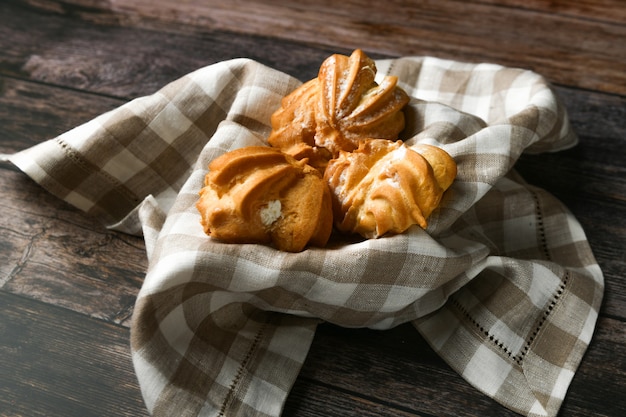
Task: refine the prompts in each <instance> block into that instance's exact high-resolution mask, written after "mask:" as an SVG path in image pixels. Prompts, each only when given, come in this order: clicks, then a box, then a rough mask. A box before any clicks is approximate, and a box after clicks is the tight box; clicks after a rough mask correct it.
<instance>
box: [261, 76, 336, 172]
mask: <svg viewBox="0 0 626 417" xmlns="http://www.w3.org/2000/svg"><path fill="white" fill-rule="evenodd" d="M318 92H319V86H318V82H317V78H314V79H312V80H311V81H309V82H307V83H304V84H303V85H301V86H300V87H299V88H297V89H295V90H294V91H292V92H291V93H290V94H288V95H287V96H285V98H283V99H282V101H281V107H280V108H279V109H278V110H276V111H275V112H274V114H272V117H271V124H272V132H271V133H270V136H269V138H268V142H269V144H270V145H272V146H274V147H276V148H279V149H281V150H282V151H283V152H285V153H286V154H288V155H291V156H293V157H294V158H295V159H297V160H299V161H300V160H303V159H305V158H306V159H307V160H308V164H309V165H311V166H313V167H315V168H317V169H318V170H319V171H320V172H324V169H325V168H326V164H327V163H328V161H329V160H330V159H331V158H332V155H331V153H330V151H328V150H327V149H325V148H320V147H318V146H317V145H316V144H315V128H316V126H317V124H316V122H315V112H316V111H317V100H318V97H319V94H318Z"/></svg>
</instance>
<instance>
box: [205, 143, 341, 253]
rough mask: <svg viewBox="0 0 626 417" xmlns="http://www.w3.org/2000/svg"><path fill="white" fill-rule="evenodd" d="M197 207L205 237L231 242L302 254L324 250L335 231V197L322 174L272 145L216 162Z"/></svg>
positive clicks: (246, 149)
mask: <svg viewBox="0 0 626 417" xmlns="http://www.w3.org/2000/svg"><path fill="white" fill-rule="evenodd" d="M196 207H197V209H198V211H199V212H200V214H201V223H202V226H203V228H204V231H205V233H206V234H208V235H209V236H211V237H213V238H215V239H218V240H221V241H223V242H228V243H264V244H273V245H274V246H275V247H276V248H277V249H279V250H282V251H287V252H299V251H301V250H303V249H304V248H305V247H306V246H307V245H312V246H320V247H322V246H324V245H325V244H326V243H327V241H328V239H329V237H330V233H331V231H332V221H333V220H332V206H331V199H330V193H329V189H328V186H327V185H326V183H325V182H324V180H323V178H322V176H321V174H320V173H319V171H317V170H316V169H315V168H313V167H311V166H309V165H307V164H306V161H297V160H295V159H294V158H292V157H291V156H289V155H287V154H285V153H283V152H281V151H280V150H279V149H276V148H270V147H266V146H249V147H244V148H240V149H236V150H234V151H231V152H228V153H226V154H224V155H222V156H220V157H218V158H216V159H214V160H213V161H212V162H211V163H210V164H209V173H208V174H207V175H206V177H205V186H204V187H203V188H202V190H201V191H200V198H199V200H198V202H197V203H196Z"/></svg>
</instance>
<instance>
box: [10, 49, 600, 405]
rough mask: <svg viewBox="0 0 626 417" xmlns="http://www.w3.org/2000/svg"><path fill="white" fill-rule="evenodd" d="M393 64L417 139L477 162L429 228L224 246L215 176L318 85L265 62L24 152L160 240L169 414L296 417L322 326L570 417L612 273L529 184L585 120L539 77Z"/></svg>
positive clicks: (145, 322) (148, 338)
mask: <svg viewBox="0 0 626 417" xmlns="http://www.w3.org/2000/svg"><path fill="white" fill-rule="evenodd" d="M377 66H378V70H379V71H378V77H382V76H383V75H385V74H395V75H397V76H398V77H399V79H400V85H401V86H402V87H403V88H404V89H405V90H406V91H407V92H408V93H409V95H410V96H411V97H412V101H411V103H410V104H409V107H408V109H407V119H408V124H407V127H406V129H405V131H404V132H403V136H402V139H403V140H405V141H406V142H407V143H409V144H411V143H416V142H425V143H431V144H436V145H439V146H441V147H442V148H444V149H445V150H446V151H448V153H450V154H451V155H452V156H453V157H454V158H455V160H456V162H457V164H458V177H457V179H456V181H455V182H454V184H453V185H452V187H451V188H450V190H449V191H448V192H447V193H446V195H445V198H444V200H443V201H442V204H441V207H440V209H438V210H437V211H435V212H434V213H433V215H432V216H431V218H430V220H429V227H428V229H427V230H426V231H424V230H422V229H420V228H418V227H415V228H413V229H410V231H409V232H407V233H405V234H402V235H398V236H393V237H384V238H380V239H376V240H362V241H345V240H341V239H335V240H333V241H332V243H331V244H330V245H329V246H328V247H327V248H324V249H319V248H311V249H307V250H305V251H303V252H301V253H283V252H278V251H276V250H275V249H273V248H271V247H267V246H260V245H252V244H250V245H247V244H246V245H240V244H237V245H235V244H224V243H217V242H215V241H212V240H211V239H210V238H208V237H207V236H206V235H204V233H203V231H202V227H201V226H200V218H199V214H198V212H197V211H196V209H195V207H194V204H195V202H196V199H197V196H198V191H199V190H200V188H201V187H202V184H203V178H204V176H205V174H206V172H207V165H208V163H209V161H210V160H211V159H213V158H215V157H216V156H218V155H220V154H222V153H224V152H227V151H229V150H232V149H234V148H238V147H242V146H248V145H259V144H261V145H262V144H267V142H266V137H267V135H268V133H269V131H270V128H269V120H270V115H271V113H272V112H273V111H274V110H275V109H276V108H277V107H278V106H279V102H280V99H281V98H282V97H283V96H284V95H286V94H287V93H289V92H290V91H292V90H293V89H294V88H296V87H297V86H298V85H300V81H298V80H296V79H294V78H292V77H291V76H289V75H286V74H284V73H281V72H279V71H276V70H273V69H271V68H268V67H266V66H263V65H261V64H259V63H257V62H254V61H251V60H247V59H235V60H231V61H226V62H222V63H218V64H215V65H211V66H208V67H205V68H202V69H199V70H198V71H195V72H193V73H191V74H188V75H186V76H184V77H182V78H180V79H178V80H176V81H174V82H172V83H171V84H169V85H167V86H165V87H164V88H162V89H161V90H159V91H158V92H156V93H154V94H153V95H150V96H146V97H141V98H138V99H135V100H133V101H131V102H128V103H127V104H125V105H123V106H121V107H119V108H117V109H115V110H112V111H110V112H108V113H106V114H103V115H101V116H99V117H97V118H95V119H94V120H92V121H90V122H88V123H86V124H84V125H82V126H79V127H77V128H75V129H73V130H71V131H69V132H67V133H64V134H62V135H60V136H59V137H57V138H54V139H51V140H49V141H46V142H43V143H41V144H40V145H37V146H35V147H33V148H30V149H27V150H25V151H22V152H20V153H18V154H15V155H13V156H12V158H11V160H12V161H13V163H14V164H15V165H17V166H18V167H19V168H21V169H22V170H23V171H24V172H26V173H27V174H28V175H29V176H31V177H32V178H33V179H34V180H35V181H37V182H38V183H40V184H41V185H42V186H43V187H45V188H46V189H48V190H49V191H50V192H52V193H54V194H55V195H57V196H59V197H60V198H62V199H64V200H66V201H68V202H69V203H71V204H73V205H75V206H76V207H78V208H80V209H82V210H84V211H85V212H87V213H90V214H93V215H95V216H98V217H99V218H101V219H102V220H103V221H104V222H105V224H106V225H107V226H108V227H110V228H112V229H115V230H119V231H123V232H126V233H133V234H142V235H143V236H144V238H145V241H146V248H147V256H148V259H149V269H148V271H147V275H146V278H145V282H144V284H143V287H142V289H141V291H140V293H139V295H138V299H137V303H136V306H135V311H134V316H133V322H132V327H131V339H132V340H131V347H132V355H133V362H134V366H135V369H136V373H137V377H138V380H139V383H140V386H141V390H142V393H143V396H144V399H145V403H146V405H147V408H148V410H149V411H150V412H151V413H152V414H153V415H155V416H173V415H185V416H196V415H197V416H226V417H233V416H246V417H251V416H258V417H260V416H266V417H271V416H278V415H280V414H281V412H282V409H283V405H284V402H285V399H286V397H287V395H288V393H289V391H290V389H291V387H292V385H293V383H294V381H295V379H296V377H297V375H298V373H299V371H300V369H301V366H302V364H303V362H304V360H305V358H306V356H307V352H308V349H309V347H310V344H311V341H312V339H313V336H314V334H315V329H316V326H317V325H318V324H319V323H320V322H321V321H326V322H331V323H334V324H337V325H339V326H345V327H370V328H374V329H383V330H384V329H389V328H392V327H394V326H397V325H399V324H401V323H406V322H411V323H412V324H413V325H414V327H415V329H416V330H417V331H418V332H419V333H420V334H421V335H422V336H423V337H424V338H425V339H426V340H427V341H428V342H429V343H430V345H431V346H432V347H433V349H434V350H435V351H436V352H437V353H438V354H439V355H440V356H441V357H442V358H443V359H444V360H446V361H447V362H448V363H449V364H450V366H451V367H452V368H453V369H454V370H455V371H457V372H458V373H459V374H460V375H461V376H462V377H463V378H465V380H467V381H468V383H469V384H471V385H473V386H474V387H476V388H477V389H478V390H480V391H482V392H484V393H485V394H486V395H488V396H490V397H492V398H493V399H495V400H496V401H498V402H500V403H501V404H503V405H505V406H506V407H508V408H510V409H511V410H514V411H516V412H517V413H520V414H523V415H528V416H554V415H556V414H557V412H558V410H559V407H560V405H561V403H562V401H563V398H564V397H565V395H566V391H567V388H568V386H569V384H570V381H571V379H572V377H573V376H574V373H575V372H576V369H577V366H578V364H579V362H580V361H581V358H582V356H583V353H584V351H585V349H586V347H587V345H588V343H589V341H590V339H591V337H592V334H593V331H594V328H595V323H596V318H597V315H598V310H599V308H600V304H601V301H602V295H603V286H604V283H603V276H602V272H601V270H600V268H599V267H598V265H597V263H596V261H595V259H594V256H593V254H592V251H591V249H590V247H589V245H588V243H587V240H586V237H585V234H584V232H583V230H582V229H581V227H580V225H579V223H578V222H577V221H576V219H575V218H574V217H573V216H572V215H571V214H570V213H569V212H568V210H567V209H566V208H565V207H564V206H563V205H562V204H560V203H559V202H558V201H557V200H556V199H555V198H553V197H552V196H550V195H549V194H548V193H546V192H545V191H543V190H541V189H538V188H536V187H533V186H531V185H529V184H527V183H525V182H524V181H523V179H522V178H520V177H519V175H517V174H516V172H515V171H514V170H513V169H512V168H513V165H514V164H515V162H516V160H517V159H518V157H519V155H520V154H521V153H522V152H547V151H557V150H561V149H564V148H567V147H570V146H573V145H575V144H576V141H577V139H576V136H575V134H574V133H573V132H572V131H571V128H570V124H569V122H568V119H567V115H566V111H565V109H564V108H563V106H562V105H561V104H560V103H559V102H558V100H557V99H556V97H555V95H554V93H553V91H552V90H551V89H550V86H549V85H548V83H546V81H545V80H544V79H543V78H542V77H540V76H539V75H537V74H535V73H533V72H530V71H524V70H519V69H511V68H504V67H501V66H497V65H491V64H467V63H459V62H453V61H446V60H441V59H436V58H431V57H407V58H402V59H395V60H381V61H377Z"/></svg>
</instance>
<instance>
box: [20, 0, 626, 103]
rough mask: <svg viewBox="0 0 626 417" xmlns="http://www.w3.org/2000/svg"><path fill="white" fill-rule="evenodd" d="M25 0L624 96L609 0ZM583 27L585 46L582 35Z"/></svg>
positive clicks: (90, 14) (620, 22)
mask: <svg viewBox="0 0 626 417" xmlns="http://www.w3.org/2000/svg"><path fill="white" fill-rule="evenodd" d="M24 3H31V4H35V5H37V6H38V7H46V8H47V9H48V10H54V11H56V12H59V13H75V14H78V15H80V16H81V17H82V18H85V19H88V20H92V21H95V22H101V21H107V22H111V21H115V22H116V23H117V24H122V25H132V26H142V27H151V28H157V29H165V30H169V31H177V32H180V31H195V32H199V33H206V32H207V31H215V30H225V31H232V32H236V33H245V34H255V35H261V36H271V37H276V38H279V39H282V40H288V41H296V42H300V43H304V44H315V45H323V46H324V47H337V45H338V41H337V40H338V39H340V40H341V42H340V45H341V46H342V47H344V48H350V49H354V48H362V49H364V50H366V51H368V52H376V53H380V54H387V55H393V56H397V55H432V56H438V57H442V58H448V59H455V60H461V61H464V60H465V61H490V62H494V63H500V64H504V65H508V66H519V67H524V68H529V69H532V70H535V71H537V72H539V73H542V74H544V75H545V76H547V77H548V78H549V79H550V80H552V81H554V82H556V83H558V84H564V85H569V86H577V87H581V88H587V89H595V90H600V91H606V92H614V93H619V94H626V43H624V42H615V40H616V39H626V24H625V23H626V21H625V20H624V12H623V8H624V6H623V3H622V2H621V1H620V0H613V1H611V2H610V3H608V0H605V3H604V6H603V7H602V8H601V10H610V9H611V8H613V9H615V10H618V12H616V13H614V14H613V15H612V17H613V19H611V20H602V19H603V14H601V12H600V11H598V14H597V15H596V16H594V15H593V14H592V13H593V12H594V10H595V9H592V8H585V9H583V10H584V11H585V13H586V14H587V16H589V15H591V16H592V18H589V17H587V16H585V17H579V15H563V14H559V13H537V12H536V11H535V10H532V9H527V8H521V7H519V6H518V5H515V4H514V5H513V6H515V7H502V6H500V5H498V6H494V5H493V4H485V3H484V2H460V1H455V0H444V1H438V2H409V1H391V2H389V1H387V2H385V3H384V6H383V5H382V4H381V5H380V7H375V6H372V5H371V3H368V2H364V1H363V2H341V3H336V2H333V1H330V0H316V1H300V2H297V3H294V2H291V1H287V0H282V1H274V2H272V3H271V4H266V3H264V2H260V1H257V0H246V1H239V2H231V1H225V0H213V1H200V0H195V1H188V2H175V3H172V2H169V1H167V0H157V1H150V2H148V1H144V0H129V1H125V2H119V3H114V4H109V3H105V2H101V1H99V0H92V1H89V0H81V1H74V2H67V1H62V2H60V1H52V2H46V3H45V4H42V3H41V2H39V1H36V0H24ZM594 17H595V18H594ZM555 28H558V30H555ZM581 33H584V42H583V41H578V39H580V34H581Z"/></svg>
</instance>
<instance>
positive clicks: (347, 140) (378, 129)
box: [268, 49, 409, 172]
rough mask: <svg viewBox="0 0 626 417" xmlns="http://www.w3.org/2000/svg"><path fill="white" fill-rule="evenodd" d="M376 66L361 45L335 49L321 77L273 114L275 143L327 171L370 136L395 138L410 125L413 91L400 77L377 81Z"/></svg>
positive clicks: (296, 92) (272, 139) (290, 98)
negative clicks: (347, 52) (342, 50)
mask: <svg viewBox="0 0 626 417" xmlns="http://www.w3.org/2000/svg"><path fill="white" fill-rule="evenodd" d="M375 75H376V65H375V63H374V61H373V60H371V59H370V58H369V57H367V55H365V54H364V53H363V51H361V50H360V49H357V50H355V51H354V52H353V53H352V55H350V56H349V57H348V56H345V55H339V54H335V55H332V56H330V57H329V58H327V59H326V60H325V61H324V62H323V64H322V65H321V67H320V70H319V73H318V77H317V78H314V79H312V80H310V81H309V82H307V83H305V84H303V85H302V86H300V87H299V88H297V89H296V90H294V91H293V92H292V93H291V94H289V95H288V96H286V97H285V98H284V99H283V100H282V102H281V107H280V108H279V109H278V110H277V111H276V112H275V113H274V114H273V115H272V118H271V124H272V132H271V134H270V136H269V138H268V141H269V143H270V145H272V146H274V147H277V148H280V149H282V150H283V151H284V152H286V153H288V154H290V155H292V156H293V157H294V158H296V159H303V158H308V159H309V164H310V165H312V166H314V167H316V168H318V169H319V170H320V172H323V171H324V168H325V167H326V164H327V163H328V161H329V160H330V159H332V158H335V157H337V156H338V155H339V151H342V150H343V151H352V150H354V149H356V148H357V147H358V145H359V142H360V141H361V140H362V139H364V138H379V139H389V140H395V139H397V138H398V134H399V133H400V132H401V131H402V129H404V113H403V112H402V109H403V108H404V106H405V105H406V104H407V103H408V102H409V96H408V95H407V94H406V93H405V92H404V91H403V90H402V89H401V88H399V87H398V86H397V83H398V79H397V77H395V76H386V77H384V78H383V80H382V81H381V83H380V85H379V84H377V83H376V82H375V81H374V77H375Z"/></svg>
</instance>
